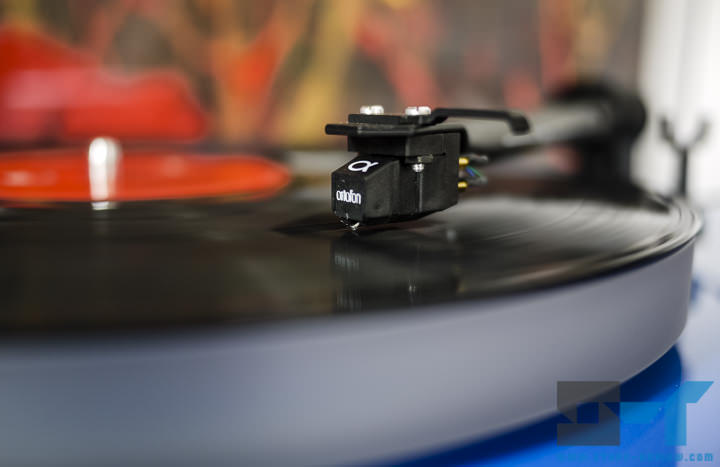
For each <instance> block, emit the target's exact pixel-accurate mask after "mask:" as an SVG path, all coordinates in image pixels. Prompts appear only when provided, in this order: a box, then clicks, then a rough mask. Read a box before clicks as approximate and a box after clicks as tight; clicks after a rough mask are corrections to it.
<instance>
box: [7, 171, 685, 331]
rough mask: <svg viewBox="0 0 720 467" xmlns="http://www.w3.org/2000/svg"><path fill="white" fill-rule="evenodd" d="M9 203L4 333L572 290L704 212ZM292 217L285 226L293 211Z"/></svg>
mask: <svg viewBox="0 0 720 467" xmlns="http://www.w3.org/2000/svg"><path fill="white" fill-rule="evenodd" d="M307 193H308V190H307V187H303V186H300V185H295V186H292V187H291V188H290V189H288V190H286V191H285V192H283V193H282V194H280V195H278V196H276V197H274V198H272V199H268V200H261V201H244V202H237V201H235V202H228V200H227V199H224V198H216V199H212V198H209V199H205V200H201V201H197V200H195V201H193V200H176V201H155V202H133V203H119V204H118V206H116V208H115V209H113V210H109V211H101V212H94V211H92V209H90V208H89V207H87V205H83V203H70V204H68V203H64V204H63V203H59V204H54V205H52V207H51V208H45V209H43V208H38V207H37V206H36V207H35V208H32V209H30V208H23V207H20V208H18V207H14V208H13V207H6V208H5V209H4V210H3V212H2V217H1V219H2V220H1V221H0V237H1V238H2V240H3V241H2V247H1V248H2V250H3V251H2V252H1V256H2V257H3V263H4V267H3V269H2V273H0V275H1V276H2V284H3V285H2V293H1V294H0V296H1V297H2V298H0V307H1V308H2V309H3V313H2V315H1V316H0V331H1V332H2V333H3V334H26V333H30V334H35V333H65V332H78V331H79V332H82V331H90V330H94V331H108V332H110V331H119V330H123V329H124V330H129V329H134V330H140V329H163V328H178V327H185V326H198V325H203V326H213V325H221V324H222V325H226V324H233V325H238V326H245V325H251V324H258V323H266V322H275V321H277V320H285V319H299V318H307V317H319V316H328V317H329V316H337V317H339V316H342V315H343V314H346V313H364V312H370V311H374V312H376V311H383V310H393V309H399V308H404V309H420V308H422V307H423V306H424V305H429V304H438V303H450V302H456V301H464V300H472V299H477V298H483V297H495V296H500V295H506V294H509V293H518V292H523V291H529V290H535V289H538V288H547V287H550V286H557V285H562V284H567V283H570V282H573V281H577V280H581V279H587V278H590V277H595V276H598V275H602V274H606V273H609V272H613V271H614V272H617V271H619V270H620V269H621V268H624V267H627V266H630V265H633V264H637V263H638V262H642V261H648V260H653V259H654V258H659V257H661V256H662V255H664V254H667V253H669V252H671V251H673V250H674V249H677V248H679V247H681V246H682V245H684V244H685V243H687V242H689V241H691V240H692V239H693V238H694V236H695V234H696V233H697V230H698V228H699V221H698V219H697V217H696V216H695V214H694V213H693V212H692V211H691V210H690V209H688V208H687V207H686V206H685V205H684V204H682V203H680V202H678V201H672V200H666V199H663V198H660V197H656V196H653V195H649V194H646V193H644V192H642V191H639V190H637V189H631V188H628V189H624V190H621V189H618V187H614V189H613V190H612V191H607V190H605V191H603V190H602V189H600V190H590V189H588V188H587V187H582V186H581V185H578V184H574V183H564V182H558V181H551V182H542V181H533V182H528V181H520V182H514V183H510V182H507V183H503V182H502V181H501V180H498V181H496V182H495V183H493V184H492V187H491V188H488V189H485V190H477V191H475V192H469V193H467V194H466V196H465V197H464V199H463V200H462V201H461V203H460V204H459V205H458V206H457V207H455V208H453V209H451V210H448V211H445V212H441V213H437V214H435V215H432V216H429V217H427V218H425V219H421V220H419V221H415V222H408V223H403V224H396V225H391V226H384V227H381V226H377V227H371V228H367V229H363V230H362V231H360V232H358V233H352V232H349V231H348V230H347V229H345V228H344V227H343V226H342V225H341V224H340V223H339V222H338V221H337V219H335V218H334V217H333V216H332V215H331V214H330V213H328V207H327V198H326V196H325V191H324V189H317V190H316V193H317V195H313V196H308V194H307ZM289 219H290V221H289V222H288V220H289Z"/></svg>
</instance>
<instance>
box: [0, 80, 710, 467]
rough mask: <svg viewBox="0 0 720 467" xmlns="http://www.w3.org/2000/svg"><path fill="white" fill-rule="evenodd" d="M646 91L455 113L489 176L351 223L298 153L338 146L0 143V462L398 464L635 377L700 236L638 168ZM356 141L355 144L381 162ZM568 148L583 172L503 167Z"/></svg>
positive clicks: (679, 304)
mask: <svg viewBox="0 0 720 467" xmlns="http://www.w3.org/2000/svg"><path fill="white" fill-rule="evenodd" d="M637 105H639V103H638V102H636V101H634V100H625V99H621V98H620V97H618V96H617V95H615V94H612V95H609V94H599V93H597V92H595V91H593V92H588V90H587V89H586V90H584V92H582V93H581V92H575V93H568V94H566V95H563V96H559V97H558V99H557V100H556V101H555V104H554V105H553V106H550V107H548V108H546V109H545V110H544V111H542V112H539V113H538V114H537V115H530V116H528V128H526V129H524V130H523V131H522V132H520V133H518V132H516V131H514V130H515V129H513V128H512V125H511V126H510V127H508V126H507V125H506V122H476V123H471V122H464V121H463V120H459V122H461V123H457V122H455V123H448V124H446V125H449V126H444V127H441V128H444V129H447V128H458V127H457V125H459V124H460V125H461V128H463V129H464V130H463V131H466V134H465V136H463V138H464V139H461V140H458V141H460V142H461V143H462V144H465V145H467V147H469V148H471V149H473V150H474V151H475V152H480V153H481V154H482V155H487V156H489V161H490V163H489V164H488V165H487V167H485V166H483V167H482V171H483V174H482V175H483V176H482V178H483V179H485V178H487V183H475V184H472V183H470V184H468V185H470V186H469V187H467V189H465V191H464V192H463V193H462V194H461V195H459V196H458V195H457V191H455V192H454V193H453V195H454V197H453V198H452V201H454V202H452V203H449V205H448V206H443V207H442V208H438V209H435V208H433V209H423V206H424V207H425V208H427V206H428V205H427V204H422V203H420V204H417V203H416V204H413V208H412V209H414V211H413V212H396V211H393V214H392V215H383V216H381V217H377V218H373V219H372V221H371V222H361V221H365V220H367V218H364V217H359V218H353V217H352V216H351V215H348V216H345V217H346V219H345V220H346V221H348V220H350V221H352V222H346V223H347V224H349V225H351V226H354V227H355V228H354V229H349V228H348V226H347V225H345V224H344V223H342V222H341V221H340V220H338V217H340V218H341V219H342V218H343V217H344V216H343V215H338V212H339V211H338V209H337V207H336V209H335V212H333V210H332V209H331V204H332V203H335V202H337V201H339V198H337V197H336V192H338V191H339V190H340V188H337V189H333V190H332V191H331V189H330V183H331V180H330V177H329V173H328V172H322V173H320V172H318V173H305V174H303V175H300V174H299V170H298V169H299V168H298V167H297V165H296V163H297V161H298V160H303V161H304V160H307V159H309V158H316V159H322V160H323V161H325V162H326V163H331V165H334V166H336V167H337V166H340V167H347V166H348V164H352V163H353V162H352V161H350V162H348V157H347V155H345V154H336V153H332V154H311V153H306V154H299V155H298V154H295V155H294V156H293V157H290V156H288V155H283V154H279V155H275V156H273V155H270V154H266V155H265V157H260V156H252V155H247V154H240V153H237V152H228V151H226V150H222V151H218V150H217V149H208V148H197V147H194V148H188V147H182V148H181V147H170V148H157V147H150V148H148V147H144V148H143V147H137V146H127V147H126V146H124V145H123V144H121V143H118V142H116V141H114V140H112V139H109V138H98V139H95V140H94V141H93V142H92V143H91V144H90V145H89V146H88V147H87V148H85V147H72V148H69V149H67V150H53V151H40V152H31V151H29V150H20V149H18V150H13V151H10V152H9V153H6V154H4V155H3V157H2V159H0V199H2V208H1V211H0V220H1V221H0V235H1V236H2V240H3V241H2V243H0V249H1V250H2V252H1V257H2V258H3V266H4V267H3V268H2V272H1V273H0V274H1V275H2V282H1V284H2V285H1V286H0V287H2V293H0V308H1V309H2V310H3V312H2V314H0V332H2V334H3V342H2V353H1V354H0V374H2V375H3V377H2V378H0V413H2V414H3V417H4V419H5V420H6V421H7V420H11V421H12V423H5V424H2V425H0V430H1V431H0V439H1V440H2V441H0V459H1V460H2V461H3V462H4V463H8V464H52V463H63V464H73V465H84V464H93V463H97V462H101V463H102V462H104V461H107V460H112V461H113V462H117V463H119V464H124V465H132V464H156V463H168V464H178V463H187V464H202V465H213V464H260V463H263V464H282V463H297V462H301V463H307V464H329V463H365V462H383V461H391V460H397V459H407V458H410V457H412V456H420V455H422V454H423V453H429V452H435V451H437V450H441V449H445V448H448V447H451V446H456V445H460V444H462V443H467V442H470V441H473V440H478V439H485V438H488V437H491V436H494V435H497V434H501V433H504V432H506V431H508V430H511V429H513V428H516V427H518V426H522V425H524V424H526V423H529V422H533V421H537V420H542V419H543V418H544V417H547V416H550V415H552V414H554V413H555V411H556V408H557V407H556V393H555V390H556V383H557V382H558V381H563V380H607V381H625V380H628V379H629V378H631V377H633V376H634V375H636V374H638V373H639V372H641V371H642V370H643V369H645V368H646V367H648V366H649V365H650V364H652V363H653V362H654V361H656V360H657V359H658V358H659V357H660V356H661V355H663V354H664V353H665V352H666V351H667V350H668V349H669V348H670V347H671V346H672V345H673V344H674V342H675V341H676V339H677V338H678V336H679V335H680V333H681V331H682V330H683V327H684V325H685V321H686V317H687V301H688V294H689V287H690V270H691V265H692V254H693V246H694V240H695V237H696V235H697V233H698V230H699V227H700V220H699V218H698V216H697V215H696V214H695V212H694V211H693V210H692V209H690V208H689V207H688V206H687V204H686V203H685V202H683V201H682V200H679V199H671V198H665V197H661V196H658V195H654V194H651V193H647V192H645V191H643V190H641V189H638V188H636V187H634V186H633V185H632V184H631V183H629V179H628V173H627V167H628V157H629V152H628V150H629V147H630V145H631V143H632V140H633V139H634V138H635V136H636V135H637V132H638V131H639V130H640V129H641V128H642V123H643V121H644V120H643V119H644V114H643V112H642V110H641V107H640V110H638V107H637ZM416 111H417V112H418V115H412V112H413V111H410V115H409V116H410V117H412V118H413V119H414V120H413V121H414V122H415V123H417V122H418V121H421V120H422V116H423V115H425V111H424V110H418V109H416ZM377 113H378V112H375V111H373V110H372V109H370V110H369V111H366V112H362V113H361V115H365V116H368V115H369V116H371V117H372V118H370V119H371V120H372V119H373V118H377ZM446 116H458V114H457V112H456V113H455V114H452V115H446ZM459 116H460V117H463V115H459ZM464 116H468V115H464ZM366 118H368V117H366ZM403 118H405V117H403ZM351 123H352V122H351ZM435 123H436V122H432V124H433V125H434V124H435ZM373 124H374V125H380V126H382V125H385V124H384V123H382V122H381V123H377V122H376V123H373ZM440 125H445V124H444V123H440ZM453 125H456V126H453ZM339 128H340V127H334V129H335V130H338V129H339ZM343 128H344V130H343V131H345V133H343V134H346V135H348V134H350V133H351V132H352V131H356V130H358V129H359V128H360V127H357V126H356V127H355V129H354V130H350V129H349V127H347V126H346V127H343ZM378 128H379V127H378ZM383 128H385V127H383ZM423 128H424V127H423ZM361 129H362V130H363V131H365V130H366V129H367V128H365V127H363V128H361ZM413 131H414V130H413ZM423 131H425V130H423ZM336 132H337V131H336ZM430 134H437V133H436V132H434V130H432V131H431V132H430ZM396 136H397V135H394V137H396ZM373 138H374V139H373ZM377 138H378V135H377V134H374V135H372V138H371V139H370V140H368V141H371V142H377ZM366 142H367V141H365V142H361V141H359V140H357V141H354V142H352V143H351V149H352V148H356V149H357V148H358V147H360V149H361V150H360V151H359V152H360V153H361V154H363V153H372V154H374V155H375V156H376V157H386V156H387V154H382V153H381V152H378V151H377V150H375V149H373V150H372V151H369V150H368V148H367V147H366V146H362V144H365V143H366ZM568 143H572V144H573V147H574V149H575V150H576V152H578V153H579V154H580V156H579V159H578V160H579V161H580V162H579V164H580V166H581V169H580V170H579V174H578V175H576V176H574V177H557V176H551V177H548V176H539V177H537V176H533V177H529V176H522V175H521V176H517V175H514V174H512V173H510V174H508V173H507V172H508V171H505V172H503V170H502V163H499V164H498V167H499V169H496V168H494V167H495V165H494V164H495V161H496V160H502V159H507V160H510V159H511V158H512V155H514V154H515V153H517V152H518V151H519V150H520V149H523V150H525V149H530V148H538V147H543V148H545V149H542V151H543V153H553V151H558V149H557V148H556V147H555V145H556V144H564V145H567V144H568ZM548 144H550V145H551V147H549V148H548V147H547V146H548ZM459 147H462V145H461V146H459ZM363 151H364V152H363ZM368 151H369V152H368ZM412 156H413V157H416V156H418V155H417V154H413V155H412ZM403 157H405V154H403ZM454 157H457V158H458V159H457V160H459V157H460V154H459V153H458V154H455V156H454ZM372 162H374V160H373V161H371V163H372ZM404 162H407V164H408V165H407V167H406V169H407V170H409V171H410V172H408V174H409V176H410V177H416V175H418V174H420V173H421V172H424V173H426V174H429V173H430V170H432V168H428V166H429V165H430V164H431V163H432V162H431V161H430V160H428V159H422V160H421V159H417V160H408V161H404ZM414 164H426V165H425V167H424V169H423V170H422V171H421V170H417V167H414ZM288 167H289V169H288ZM454 168H458V167H457V166H455V167H454ZM428 176H429V175H428ZM334 180H335V179H334ZM397 180H399V182H398V183H399V184H398V185H391V186H390V188H389V190H395V189H397V190H403V189H405V188H406V187H405V185H402V184H400V183H401V182H402V180H403V179H402V177H400V178H398V179H397ZM412 180H415V178H413V179H412ZM460 181H462V180H460ZM336 182H337V183H346V181H338V180H335V181H334V182H333V183H336ZM452 183H453V189H454V190H457V183H458V180H452ZM473 185H477V186H473ZM363 186H369V185H363ZM413 186H415V185H413ZM437 186H439V185H432V184H429V185H425V186H424V187H425V188H428V189H430V188H433V187H437ZM333 188H335V187H333ZM385 188H387V186H385ZM425 188H423V189H425ZM463 188H465V187H463ZM343 189H345V188H343ZM349 190H350V188H348V189H347V190H346V191H347V192H348V193H349ZM358 192H360V193H361V194H362V195H363V196H367V197H368V199H369V198H370V197H371V195H369V194H367V192H364V191H357V190H355V191H353V193H358ZM420 192H421V191H417V192H416V193H420ZM330 195H332V196H330ZM338 196H339V195H338ZM343 196H344V195H343ZM348 196H351V195H348ZM392 196H394V195H392ZM352 199H353V198H347V200H350V201H352ZM347 200H345V202H347ZM455 203H457V205H455ZM445 208H447V209H445ZM426 211H427V212H426ZM343 212H345V211H343ZM388 212H389V211H388ZM395 214H398V215H397V216H396V215H395ZM376 221H377V222H376ZM356 223H359V224H360V225H355V224H356ZM590 395H592V394H588V396H590Z"/></svg>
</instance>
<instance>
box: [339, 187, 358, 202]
mask: <svg viewBox="0 0 720 467" xmlns="http://www.w3.org/2000/svg"><path fill="white" fill-rule="evenodd" d="M335 199H336V200H338V201H345V202H346V203H352V204H360V203H362V195H361V194H360V193H355V192H353V191H352V190H350V191H347V190H337V191H336V192H335Z"/></svg>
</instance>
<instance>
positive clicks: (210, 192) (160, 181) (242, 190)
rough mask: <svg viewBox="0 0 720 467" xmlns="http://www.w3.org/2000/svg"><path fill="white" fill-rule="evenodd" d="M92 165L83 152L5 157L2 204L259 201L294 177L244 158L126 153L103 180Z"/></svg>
mask: <svg viewBox="0 0 720 467" xmlns="http://www.w3.org/2000/svg"><path fill="white" fill-rule="evenodd" d="M90 160H92V159H90ZM92 165H93V164H92V162H89V158H88V155H87V153H85V154H83V152H82V151H80V150H69V149H63V150H44V151H23V152H15V153H6V154H3V155H1V156H0V199H2V200H5V201H32V202H47V201H101V200H107V201H142V200H161V199H181V198H205V197H214V196H240V197H248V198H261V197H266V196H271V195H273V194H275V193H277V192H278V191H280V190H281V189H283V188H284V187H285V186H286V185H287V184H288V183H289V181H290V173H289V171H288V170H287V168H285V167H284V166H283V165H281V164H278V163H276V162H273V161H270V160H268V159H265V158H262V157H258V156H252V155H242V154H237V155H209V154H186V153H182V152H171V151H168V152H161V151H150V150H148V151H139V150H137V151H129V152H127V153H124V154H123V155H122V156H121V157H119V158H118V159H117V163H116V164H112V165H110V166H109V169H108V168H106V169H103V168H102V167H100V171H101V173H100V174H99V175H98V174H97V170H96V169H97V168H95V169H93V167H92ZM93 171H95V172H96V173H95V174H93V173H92V172H93ZM98 179H100V182H98ZM98 184H99V185H101V186H100V187H99V188H98V186H95V185H98ZM102 185H104V186H102Z"/></svg>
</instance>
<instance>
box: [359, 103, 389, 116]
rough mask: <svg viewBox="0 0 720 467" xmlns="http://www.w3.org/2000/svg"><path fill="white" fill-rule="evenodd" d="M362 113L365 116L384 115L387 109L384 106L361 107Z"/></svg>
mask: <svg viewBox="0 0 720 467" xmlns="http://www.w3.org/2000/svg"><path fill="white" fill-rule="evenodd" d="M360 113H361V114H365V115H382V114H384V113H385V108H384V107H383V106H382V105H363V106H361V107H360Z"/></svg>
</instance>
